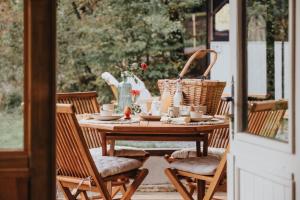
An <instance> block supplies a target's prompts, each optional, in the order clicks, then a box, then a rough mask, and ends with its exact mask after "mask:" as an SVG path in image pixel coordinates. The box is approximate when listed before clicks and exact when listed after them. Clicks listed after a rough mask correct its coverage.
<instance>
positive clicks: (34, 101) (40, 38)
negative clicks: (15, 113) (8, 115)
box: [24, 0, 56, 200]
mask: <svg viewBox="0 0 300 200" xmlns="http://www.w3.org/2000/svg"><path fill="white" fill-rule="evenodd" d="M24 24H25V27H24V52H25V53H24V62H25V63H24V64H25V83H24V85H25V93H24V109H25V123H24V124H25V127H24V128H25V133H28V135H29V136H28V141H25V146H26V148H27V146H28V149H27V150H26V151H27V152H28V153H29V160H30V163H29V168H30V183H29V197H30V199H31V200H35V199H43V200H50V199H51V200H54V199H55V198H56V192H55V191H56V186H55V92H56V88H55V87H56V86H55V85H56V83H55V68H56V0H27V1H24ZM26 144H28V145H26Z"/></svg>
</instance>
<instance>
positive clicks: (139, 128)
mask: <svg viewBox="0 0 300 200" xmlns="http://www.w3.org/2000/svg"><path fill="white" fill-rule="evenodd" d="M79 124H80V126H81V127H89V128H95V129H98V130H99V131H100V132H101V138H102V143H103V144H106V143H107V141H113V142H112V143H113V144H114V141H116V140H131V141H195V142H196V148H197V155H198V156H201V155H203V156H206V155H207V149H208V134H209V133H211V132H212V131H213V130H214V129H219V128H228V126H229V124H228V123H222V124H212V125H173V124H165V123H162V122H159V121H140V122H138V123H132V124H101V123H89V121H88V120H80V121H79ZM201 142H203V152H201V148H200V146H201ZM113 150H114V148H113V146H112V148H111V151H113ZM102 153H103V155H108V152H107V145H102ZM111 153H113V152H111Z"/></svg>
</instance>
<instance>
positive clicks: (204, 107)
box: [193, 105, 207, 114]
mask: <svg viewBox="0 0 300 200" xmlns="http://www.w3.org/2000/svg"><path fill="white" fill-rule="evenodd" d="M193 110H194V111H196V112H200V111H202V112H203V114H205V113H206V111H207V106H201V105H199V106H193Z"/></svg>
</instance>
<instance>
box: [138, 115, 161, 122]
mask: <svg viewBox="0 0 300 200" xmlns="http://www.w3.org/2000/svg"><path fill="white" fill-rule="evenodd" d="M140 117H141V118H142V119H144V120H146V121H159V120H160V118H161V116H160V115H143V114H141V115H140Z"/></svg>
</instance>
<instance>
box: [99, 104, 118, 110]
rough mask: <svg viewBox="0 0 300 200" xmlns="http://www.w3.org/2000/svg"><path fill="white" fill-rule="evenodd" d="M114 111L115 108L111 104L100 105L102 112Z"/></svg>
mask: <svg viewBox="0 0 300 200" xmlns="http://www.w3.org/2000/svg"><path fill="white" fill-rule="evenodd" d="M114 109H115V106H114V104H112V103H110V104H103V105H102V110H104V111H114Z"/></svg>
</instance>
